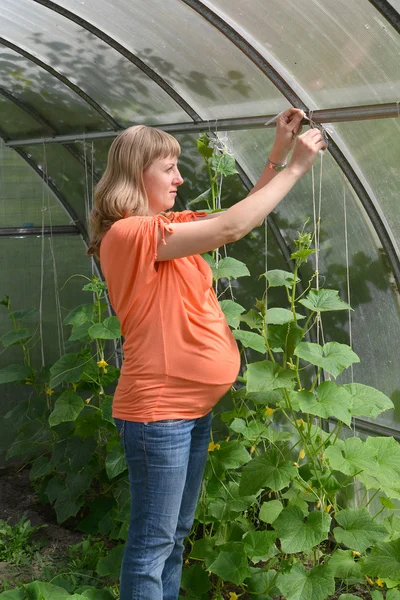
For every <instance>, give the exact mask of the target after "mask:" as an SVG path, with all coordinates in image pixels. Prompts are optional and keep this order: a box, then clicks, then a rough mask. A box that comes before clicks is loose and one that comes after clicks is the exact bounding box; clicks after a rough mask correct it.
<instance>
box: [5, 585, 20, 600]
mask: <svg viewBox="0 0 400 600" xmlns="http://www.w3.org/2000/svg"><path fill="white" fill-rule="evenodd" d="M25 599H26V594H25V591H24V589H23V588H22V587H19V588H16V589H15V590H6V591H5V592H2V593H1V594H0V600H25Z"/></svg>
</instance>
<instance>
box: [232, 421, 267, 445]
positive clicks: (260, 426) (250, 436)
mask: <svg viewBox="0 0 400 600" xmlns="http://www.w3.org/2000/svg"><path fill="white" fill-rule="evenodd" d="M229 428H230V429H232V431H234V432H235V433H240V434H241V435H242V436H243V437H244V438H245V439H246V440H248V441H249V442H252V443H254V442H256V441H257V440H259V439H263V438H266V439H269V431H268V430H269V426H267V425H264V423H262V422H261V421H251V422H250V423H249V425H246V422H245V421H244V420H243V419H234V420H233V421H232V423H231V424H230V425H229Z"/></svg>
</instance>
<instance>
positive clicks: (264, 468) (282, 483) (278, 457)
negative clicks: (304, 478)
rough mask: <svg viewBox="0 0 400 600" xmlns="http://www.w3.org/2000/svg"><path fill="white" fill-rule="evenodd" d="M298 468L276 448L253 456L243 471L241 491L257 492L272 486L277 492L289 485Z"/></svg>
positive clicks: (247, 492)
mask: <svg viewBox="0 0 400 600" xmlns="http://www.w3.org/2000/svg"><path fill="white" fill-rule="evenodd" d="M296 475H297V469H296V467H294V466H293V464H292V463H291V462H290V461H288V460H285V459H284V458H282V454H281V453H280V452H278V450H276V449H275V448H272V449H271V450H268V452H267V453H265V454H263V455H261V456H258V457H257V458H253V459H252V460H251V461H250V462H249V464H248V465H246V466H245V467H244V469H243V471H242V478H241V480H240V488H239V489H240V492H241V493H246V494H256V493H257V492H259V490H261V489H262V488H271V489H272V490H274V491H275V492H278V491H279V490H281V489H283V488H285V487H287V486H288V485H289V483H290V482H291V481H292V480H293V479H294V478H295V477H296Z"/></svg>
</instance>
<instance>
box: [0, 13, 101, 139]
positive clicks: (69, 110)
mask: <svg viewBox="0 0 400 600" xmlns="http://www.w3.org/2000/svg"><path fill="white" fill-rule="evenodd" d="M0 6H1V4H0ZM0 31H2V28H1V22H0ZM2 34H4V32H3V31H2ZM0 86H1V87H3V88H4V89H5V90H6V91H7V92H9V93H11V94H13V96H15V97H16V98H17V99H18V100H20V101H21V102H23V103H24V104H26V105H27V106H30V107H31V108H32V109H34V110H35V111H36V112H37V113H38V114H39V115H41V116H42V117H44V118H46V120H47V121H48V122H49V123H50V125H52V126H53V127H54V129H55V130H56V131H57V132H58V133H65V134H67V133H73V132H76V131H78V132H82V131H88V132H89V131H98V130H109V129H110V128H111V126H110V125H109V123H107V121H105V120H104V119H103V117H102V116H101V115H100V114H99V113H98V112H96V111H95V110H94V109H92V107H91V106H90V105H89V104H88V103H87V102H84V101H83V100H82V99H81V98H80V96H78V94H75V93H74V92H73V91H72V90H70V89H69V88H68V86H66V85H65V84H64V83H62V82H61V81H59V80H58V79H56V78H55V77H53V75H50V73H48V72H47V71H45V70H44V69H42V68H41V67H38V66H37V65H35V63H33V62H32V61H30V60H28V59H27V58H24V57H23V56H21V55H20V54H18V53H17V52H14V51H13V50H10V49H8V48H5V47H4V46H2V45H0ZM27 133H28V132H27Z"/></svg>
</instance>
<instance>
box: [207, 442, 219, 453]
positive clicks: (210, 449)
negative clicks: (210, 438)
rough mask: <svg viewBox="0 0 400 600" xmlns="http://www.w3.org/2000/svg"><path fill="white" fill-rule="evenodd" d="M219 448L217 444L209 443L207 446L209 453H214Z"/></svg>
mask: <svg viewBox="0 0 400 600" xmlns="http://www.w3.org/2000/svg"><path fill="white" fill-rule="evenodd" d="M220 448H221V446H220V445H219V444H214V442H210V443H209V444H208V451H209V452H214V450H219V449H220Z"/></svg>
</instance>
